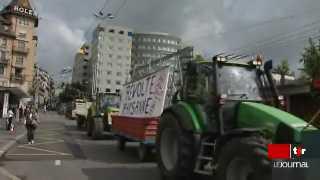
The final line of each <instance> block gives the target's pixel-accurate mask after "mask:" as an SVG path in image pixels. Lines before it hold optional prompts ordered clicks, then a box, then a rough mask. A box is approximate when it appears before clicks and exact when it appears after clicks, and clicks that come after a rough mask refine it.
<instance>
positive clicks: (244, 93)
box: [217, 66, 262, 101]
mask: <svg viewBox="0 0 320 180" xmlns="http://www.w3.org/2000/svg"><path fill="white" fill-rule="evenodd" d="M217 81H218V82H217V83H218V91H219V94H226V95H227V97H228V99H232V100H254V101H261V100H262V98H261V92H260V91H261V89H260V86H259V84H260V80H259V77H258V75H257V70H256V69H255V68H248V67H243V66H223V67H219V68H218V77H217Z"/></svg>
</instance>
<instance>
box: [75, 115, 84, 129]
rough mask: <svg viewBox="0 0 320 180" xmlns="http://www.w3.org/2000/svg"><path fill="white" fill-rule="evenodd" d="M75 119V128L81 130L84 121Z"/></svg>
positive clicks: (79, 118) (78, 118)
mask: <svg viewBox="0 0 320 180" xmlns="http://www.w3.org/2000/svg"><path fill="white" fill-rule="evenodd" d="M76 119H77V128H78V129H81V128H82V127H83V123H84V120H83V118H82V117H79V116H78V117H76Z"/></svg>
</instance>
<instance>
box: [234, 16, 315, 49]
mask: <svg viewBox="0 0 320 180" xmlns="http://www.w3.org/2000/svg"><path fill="white" fill-rule="evenodd" d="M319 24H320V20H316V21H313V22H312V23H309V24H306V25H304V26H303V27H301V28H299V29H298V30H296V31H294V32H292V33H289V34H293V33H303V32H305V31H310V30H312V29H310V28H309V27H312V26H316V27H313V28H319V27H318V26H319ZM303 29H305V30H303ZM300 30H303V31H301V32H300ZM287 36H288V32H284V33H279V34H277V35H274V36H271V37H269V38H265V39H262V40H259V41H256V42H254V43H249V44H247V45H245V46H242V47H239V48H236V49H232V50H231V52H239V51H240V52H241V51H242V50H246V49H250V48H253V47H258V46H261V44H267V43H270V42H272V43H273V42H276V41H279V40H281V39H282V38H285V37H287Z"/></svg>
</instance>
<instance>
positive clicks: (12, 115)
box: [7, 108, 14, 131]
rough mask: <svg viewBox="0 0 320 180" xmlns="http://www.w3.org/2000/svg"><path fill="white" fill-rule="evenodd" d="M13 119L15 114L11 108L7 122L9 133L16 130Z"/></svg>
mask: <svg viewBox="0 0 320 180" xmlns="http://www.w3.org/2000/svg"><path fill="white" fill-rule="evenodd" d="M13 118H14V113H13V111H12V109H11V108H10V109H9V111H8V122H7V130H8V131H13V129H14V125H13Z"/></svg>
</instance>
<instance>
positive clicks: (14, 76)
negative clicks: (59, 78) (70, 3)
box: [0, 0, 38, 117]
mask: <svg viewBox="0 0 320 180" xmlns="http://www.w3.org/2000/svg"><path fill="white" fill-rule="evenodd" d="M37 27H38V17H37V15H36V13H35V11H34V10H33V8H32V6H31V4H30V2H29V0H12V1H11V2H10V3H9V4H8V5H7V6H5V8H3V9H0V111H2V113H1V115H2V116H3V117H4V116H6V115H7V114H6V113H7V110H8V108H13V109H17V108H18V106H20V105H21V103H22V102H24V100H25V99H23V98H28V97H30V94H29V91H30V89H31V87H32V84H33V77H34V64H35V61H36V55H37V44H38V37H37V35H36V29H37Z"/></svg>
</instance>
